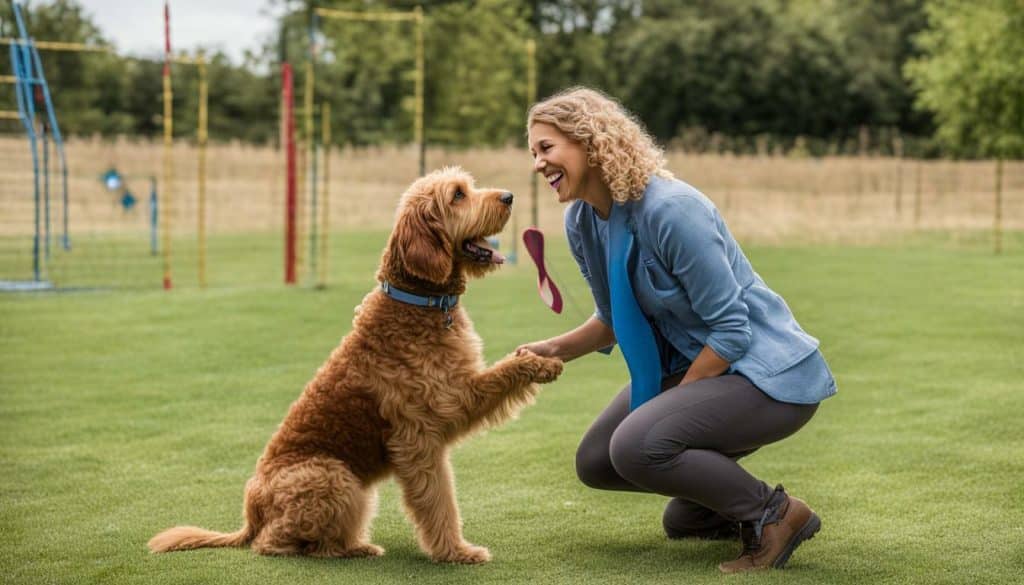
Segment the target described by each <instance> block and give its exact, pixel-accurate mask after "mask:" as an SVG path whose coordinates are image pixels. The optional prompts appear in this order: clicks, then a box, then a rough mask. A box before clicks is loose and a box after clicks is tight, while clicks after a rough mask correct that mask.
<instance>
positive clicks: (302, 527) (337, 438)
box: [149, 167, 563, 564]
mask: <svg viewBox="0 0 1024 585" xmlns="http://www.w3.org/2000/svg"><path fill="white" fill-rule="evenodd" d="M512 199H513V196H512V194H511V193H509V192H507V191H502V190H498V189H477V188H475V187H474V183H473V178H472V177H471V176H470V175H469V174H468V173H466V172H464V171H463V170H461V169H460V168H458V167H448V168H444V169H442V170H439V171H435V172H433V173H431V174H429V175H427V176H425V177H422V178H420V179H418V180H416V181H415V182H414V183H413V184H412V185H411V186H410V187H409V189H408V190H407V191H406V192H405V193H404V194H403V195H402V198H401V200H400V202H399V206H398V210H397V213H396V219H395V225H394V229H393V231H392V233H391V236H390V238H389V240H388V243H387V245H386V246H385V248H384V251H383V253H382V256H381V263H380V268H379V269H378V271H377V280H378V281H379V283H380V286H379V287H375V289H374V290H372V291H371V292H370V293H368V294H367V295H366V296H365V297H364V298H363V301H362V303H361V304H360V305H359V306H358V307H356V311H355V317H354V319H353V329H352V331H351V332H350V333H349V334H348V335H346V336H345V337H344V338H343V339H342V340H341V344H340V345H339V346H338V347H337V348H336V349H335V350H334V351H333V352H332V353H331V355H330V357H329V358H328V359H327V361H326V363H324V364H323V366H321V367H320V369H319V370H318V371H317V373H316V375H315V376H314V377H313V380H312V381H311V382H309V383H308V384H307V385H306V387H305V390H304V391H303V393H302V394H301V396H300V397H299V398H298V400H296V401H295V402H294V403H293V404H292V405H291V408H290V409H289V411H288V414H287V416H286V417H285V419H284V421H283V422H282V423H281V425H280V426H279V427H278V429H277V431H276V432H275V433H274V435H273V437H272V438H271V439H270V442H269V443H268V444H267V446H266V449H265V450H264V452H263V455H262V456H261V457H260V459H259V461H258V462H257V464H256V471H255V474H254V475H253V477H252V478H251V479H249V481H248V482H247V483H246V486H245V498H244V505H243V515H244V518H245V521H244V525H243V526H242V528H241V529H239V530H238V531H237V532H233V533H227V534H225V533H218V532H212V531H209V530H204V529H202V528H196V527H193V526H178V527H175V528H170V529H168V530H165V531H163V532H161V533H160V534H157V535H156V536H154V537H153V538H152V539H151V540H150V541H149V548H150V550H151V551H152V552H167V551H174V550H187V549H195V548H202V547H218V546H235V547H241V546H250V547H251V548H252V549H253V550H255V551H256V552H257V553H260V554H268V555H303V554H304V555H311V556H318V557H365V556H379V555H381V554H383V553H384V549H382V548H381V547H379V546H377V545H375V544H372V543H371V542H370V538H369V536H370V523H371V521H372V518H373V516H374V514H375V512H376V499H377V498H376V491H377V489H376V485H377V484H378V483H379V482H380V481H382V480H384V479H385V478H387V477H389V476H394V477H395V479H396V480H397V482H398V484H399V486H400V487H401V490H402V498H403V502H404V504H405V508H406V510H407V512H408V515H409V516H410V517H411V520H412V522H413V524H414V525H415V527H416V532H417V537H418V540H419V543H420V546H421V548H422V549H423V551H424V552H425V553H426V554H427V555H428V556H429V557H430V559H432V560H433V561H437V562H453V563H467V564H473V563H482V562H486V561H488V560H489V559H490V552H489V551H488V550H487V549H486V548H484V547H481V546H476V545H473V544H470V543H469V542H467V541H466V540H465V539H464V538H463V535H462V526H461V519H460V516H459V509H458V506H457V504H456V501H455V486H454V483H453V478H452V469H451V464H450V462H449V451H450V449H451V447H452V446H453V444H454V443H456V442H457V441H459V440H460V439H462V438H464V437H466V436H467V435H469V434H471V433H472V432H474V431H476V430H479V429H481V428H485V427H488V426H492V425H496V424H499V423H501V422H503V421H506V420H508V419H510V418H512V417H514V416H515V415H516V414H517V412H518V411H519V409H520V408H522V407H523V406H526V405H527V404H529V403H532V401H533V398H534V396H535V395H536V393H537V392H538V390H539V387H538V386H537V384H539V383H547V382H551V381H553V380H555V379H556V378H557V377H558V376H559V374H561V371H562V366H563V364H562V361H561V360H559V359H556V358H548V357H541V356H538V355H536V354H533V353H529V352H525V353H522V354H521V355H508V356H506V357H505V358H504V359H502V360H500V361H499V362H497V363H496V364H494V365H493V366H492V367H490V368H487V367H486V364H485V362H484V360H483V355H482V348H483V344H482V341H481V339H480V337H479V336H478V335H477V333H476V332H475V331H474V329H473V324H472V322H471V321H470V319H469V316H468V315H467V314H466V311H465V309H464V308H463V306H462V304H460V303H458V296H459V295H461V294H462V293H463V292H464V291H465V288H466V281H467V279H468V278H476V277H482V276H484V275H485V274H487V273H488V272H490V271H492V270H494V269H495V268H496V267H497V266H498V265H499V264H501V263H503V262H504V257H503V256H502V255H501V254H500V253H499V252H498V251H496V250H494V249H492V248H491V247H489V246H488V244H487V240H486V237H487V236H491V235H494V234H497V233H498V232H500V231H501V229H502V228H503V227H504V226H505V223H506V222H507V221H508V219H509V217H510V216H511V206H512ZM417 299H418V301H417Z"/></svg>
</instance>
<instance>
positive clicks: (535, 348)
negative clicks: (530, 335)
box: [516, 339, 559, 357]
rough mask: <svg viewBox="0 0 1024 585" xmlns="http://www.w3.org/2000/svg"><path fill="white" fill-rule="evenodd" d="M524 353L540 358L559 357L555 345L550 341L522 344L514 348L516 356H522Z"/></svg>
mask: <svg viewBox="0 0 1024 585" xmlns="http://www.w3.org/2000/svg"><path fill="white" fill-rule="evenodd" d="M524 351H529V352H533V353H535V354H537V355H539V356H541V357H559V356H558V355H557V353H556V351H555V344H553V343H551V340H550V339H545V340H543V341H534V342H532V343H524V344H522V345H520V346H519V347H517V348H516V355H522V354H523V352H524Z"/></svg>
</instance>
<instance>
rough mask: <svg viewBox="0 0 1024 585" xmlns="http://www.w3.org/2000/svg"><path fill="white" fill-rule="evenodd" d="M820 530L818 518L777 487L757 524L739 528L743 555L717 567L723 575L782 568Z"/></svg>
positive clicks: (752, 523)
mask: <svg viewBox="0 0 1024 585" xmlns="http://www.w3.org/2000/svg"><path fill="white" fill-rule="evenodd" d="M820 529H821V519H820V518H818V515H817V514H815V513H814V511H813V510H811V509H810V508H809V507H808V506H807V504H805V503H804V502H803V501H802V500H799V499H797V498H793V497H790V496H788V495H787V494H786V492H785V490H784V489H783V487H782V486H781V485H780V486H778V487H776V488H775V493H773V494H772V497H771V498H769V500H768V504H767V505H766V506H765V509H764V514H763V515H762V516H761V519H760V520H758V521H756V522H743V523H742V524H741V525H740V538H741V540H742V541H743V552H741V553H740V556H739V558H737V559H736V560H735V561H729V562H726V563H722V564H720V565H718V569H719V570H720V571H722V572H723V573H739V572H741V571H753V570H756V569H769V568H775V569H781V568H782V567H784V566H785V565H786V561H788V560H789V556H790V555H791V554H793V551H794V550H795V549H796V547H798V546H800V543H801V542H803V541H805V540H810V539H811V538H813V537H814V535H815V533H817V532H818V530H820Z"/></svg>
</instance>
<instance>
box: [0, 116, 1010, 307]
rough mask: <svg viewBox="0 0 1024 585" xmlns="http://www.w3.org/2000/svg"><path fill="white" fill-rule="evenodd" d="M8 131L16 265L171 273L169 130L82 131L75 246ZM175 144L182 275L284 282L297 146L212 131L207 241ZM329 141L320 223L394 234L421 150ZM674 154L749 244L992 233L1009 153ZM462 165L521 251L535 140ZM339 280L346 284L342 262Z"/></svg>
mask: <svg viewBox="0 0 1024 585" xmlns="http://www.w3.org/2000/svg"><path fill="white" fill-rule="evenodd" d="M8 130H10V131H9V132H7V133H6V134H3V133H0V280H3V281H31V280H33V279H34V277H35V275H34V266H35V265H36V263H37V262H38V263H39V265H40V266H41V270H42V278H43V279H44V280H47V281H49V282H52V283H53V284H55V285H57V286H62V287H83V286H101V287H146V288H148V287H159V286H160V284H161V259H160V253H161V252H162V250H161V249H160V246H161V245H162V242H161V239H160V238H158V237H156V235H157V234H156V233H155V232H154V229H159V226H160V225H161V224H160V222H158V221H155V218H154V209H153V204H152V199H153V194H154V191H155V192H156V193H160V192H161V190H162V189H164V188H166V186H165V185H163V184H161V177H160V169H161V160H162V159H161V157H162V145H161V144H160V143H159V141H148V140H131V139H126V138H122V139H118V140H114V141H106V140H100V139H70V140H68V141H67V143H66V150H67V156H68V161H69V163H68V164H69V168H68V171H69V179H68V180H69V185H68V187H69V205H68V216H69V224H68V232H69V234H68V235H69V239H70V249H69V250H64V249H63V248H62V247H61V246H60V239H59V238H60V236H61V230H62V226H61V224H60V221H59V217H60V215H61V213H62V209H61V206H60V201H59V197H56V195H55V193H57V191H58V190H57V189H56V188H55V186H54V185H55V183H54V182H53V181H54V180H55V178H56V177H57V176H58V167H57V165H55V164H54V162H53V161H52V160H51V161H50V180H51V189H50V208H49V214H50V221H49V222H46V221H45V214H46V210H45V206H37V204H36V200H35V196H34V187H33V172H32V159H31V152H30V150H29V148H28V144H27V140H26V138H25V137H24V136H19V135H18V134H17V133H16V132H15V131H14V130H11V129H8ZM172 156H173V168H174V173H173V178H172V181H173V185H171V194H170V196H169V197H168V198H167V203H166V205H165V207H166V208H158V209H156V210H155V213H156V214H159V215H161V217H163V216H162V214H167V219H168V225H169V229H170V236H171V237H170V240H169V241H170V243H171V247H172V249H171V266H172V274H173V279H174V286H175V287H196V286H199V270H200V268H199V266H200V262H201V260H202V259H203V255H204V254H205V259H206V262H207V266H206V271H207V278H208V281H209V284H210V286H240V285H241V286H245V285H269V284H277V283H280V282H282V281H283V270H284V226H285V197H284V185H285V177H284V156H283V154H282V152H281V151H280V150H279V149H277V148H275V147H273V146H253V145H246V144H239V143H234V144H211V145H210V146H208V154H207V165H206V166H207V170H206V175H207V176H206V183H207V198H206V213H205V227H206V232H207V234H208V236H207V241H206V245H205V249H204V248H203V247H201V246H200V242H199V238H198V234H199V231H200V229H199V222H200V213H199V197H198V179H199V166H198V148H197V147H196V145H194V144H193V143H190V142H185V141H181V142H176V143H175V144H174V147H173V149H172ZM319 156H321V160H320V168H323V165H324V163H325V162H329V166H330V169H331V174H330V178H329V181H330V183H329V184H325V183H324V182H323V181H324V179H323V176H322V174H321V176H320V177H318V184H317V185H316V186H315V189H316V192H317V193H319V194H320V196H321V197H323V196H324V195H325V194H326V195H327V196H329V199H330V207H329V217H328V218H326V225H327V226H328V229H327V231H326V232H323V231H322V230H320V231H318V232H317V234H318V235H317V236H316V238H321V237H330V234H331V233H332V232H333V233H337V232H341V231H368V230H377V231H380V232H382V233H386V231H387V230H388V229H389V228H390V226H391V223H392V220H393V217H394V210H395V207H396V204H397V202H398V198H399V197H400V195H401V194H402V192H403V191H404V190H405V188H406V187H407V186H408V185H409V183H411V182H412V181H413V180H414V179H415V178H416V177H417V176H418V166H419V151H418V149H417V148H416V147H412V146H410V147H406V148H365V149H334V150H332V151H331V154H330V161H324V160H323V159H322V157H323V151H322V149H321V150H320V151H319ZM300 159H301V160H300V167H301V168H305V167H306V166H308V165H309V162H310V161H309V160H308V154H307V155H306V158H302V157H300ZM668 162H669V168H670V169H671V170H672V171H673V172H674V173H675V174H676V175H677V176H678V177H679V178H681V179H683V180H685V181H687V182H689V183H690V184H692V185H694V186H695V187H697V188H698V189H700V190H701V191H703V192H704V193H705V194H706V195H707V196H708V197H710V198H711V199H712V200H713V201H715V203H716V205H718V207H719V208H720V210H721V211H722V213H723V215H724V216H725V217H726V219H727V222H728V224H729V227H730V229H731V230H732V231H733V232H734V234H735V235H736V236H737V237H738V238H739V239H740V240H741V241H742V242H744V243H754V244H767V245H789V244H806V243H835V244H870V243H894V242H895V243H900V242H903V243H907V242H910V241H914V242H917V241H922V242H925V243H927V242H929V241H935V240H936V238H941V240H942V241H943V242H951V243H952V244H953V245H965V246H966V245H971V246H978V245H981V246H988V244H987V242H989V241H990V240H991V238H992V237H993V235H992V230H993V226H994V222H995V219H994V218H995V196H994V192H995V183H996V179H995V163H994V162H993V161H949V160H937V161H921V160H911V159H896V158H884V157H831V158H799V157H787V156H733V155H711V154H689V153H683V152H678V151H675V152H670V153H669V156H668ZM450 164H457V165H460V166H462V167H463V168H465V169H466V170H468V171H470V172H471V173H472V174H473V175H474V176H475V177H476V179H477V183H478V184H479V185H481V186H485V185H486V186H495V187H502V188H506V189H510V190H512V191H513V192H514V193H515V194H516V205H515V207H514V209H515V213H514V219H513V220H512V221H510V222H509V224H508V226H507V228H506V230H505V233H503V234H501V236H500V241H501V246H502V247H503V248H504V249H505V250H506V251H511V250H513V249H514V248H515V247H517V244H518V242H516V241H515V240H516V238H515V237H514V234H515V233H517V232H519V231H521V230H522V229H523V228H525V227H526V226H527V225H529V224H530V223H531V219H530V201H529V199H530V183H531V176H530V168H531V161H530V158H529V155H528V154H527V153H526V152H525V150H523V149H520V148H504V149H491V150H465V151H452V150H447V151H446V150H439V149H431V150H429V151H428V152H427V168H428V170H430V169H433V168H438V167H441V166H444V165H450ZM112 170H113V171H116V173H117V174H118V175H119V176H120V178H121V181H122V183H121V186H120V187H119V188H116V189H111V188H110V185H109V184H108V181H107V179H108V178H109V173H110V171H112ZM313 188H314V187H313V186H312V185H310V184H309V183H308V182H306V181H300V189H299V194H300V201H299V205H298V209H297V212H298V216H297V219H298V234H299V237H298V241H297V245H298V247H299V254H298V256H299V267H298V268H299V274H300V283H305V284H310V285H311V284H313V283H314V281H315V280H316V275H315V274H313V268H312V267H311V266H310V260H311V257H315V256H314V254H312V253H314V251H315V250H317V249H318V248H319V246H320V244H319V242H318V241H316V239H315V238H313V237H311V227H312V222H313V221H314V219H313V218H311V217H310V206H309V200H310V198H311V196H312V195H311V194H312V192H313ZM547 189H548V188H547V187H546V186H545V185H543V183H541V186H540V193H539V202H538V203H539V223H540V226H539V227H541V228H542V229H543V230H545V231H546V232H547V233H549V234H552V235H556V236H557V235H558V234H561V233H562V212H563V207H562V206H561V205H560V204H558V203H557V202H556V200H555V198H554V196H553V194H551V193H550V192H549V191H548V190H547ZM1002 191H1003V193H1002V202H1001V207H1002V222H1001V223H1002V228H1003V229H1004V230H1006V231H1007V233H1009V234H1011V235H1012V234H1015V233H1020V232H1021V231H1022V230H1024V163H1022V162H1020V161H1009V162H1007V163H1005V168H1004V178H1003V184H1002ZM161 200H162V199H161ZM37 209H38V210H40V211H39V213H40V219H39V221H38V222H37V220H36V213H37ZM320 209H321V212H322V209H323V208H322V207H321V208H320ZM37 225H38V226H40V227H39V233H40V238H39V240H38V241H39V251H38V252H37V251H36V248H35V246H36V241H37V239H36V233H37V227H36V226H37ZM47 225H49V228H48V229H47V228H46V226H47ZM320 225H322V224H320ZM154 226H156V227H154ZM1017 241H1019V238H1018V239H1013V238H1011V239H1010V240H1009V241H1008V243H1007V245H1006V246H1004V253H1008V254H1020V253H1024V250H1021V249H1019V244H1015V242H1017ZM47 242H48V244H47ZM1015 245H1017V246H1018V247H1017V248H1015V247H1014V246H1015ZM47 248H48V250H49V257H46V256H45V254H46V250H47ZM324 249H325V250H326V248H324ZM989 249H991V246H989ZM37 259H38V260H37ZM320 260H321V261H322V262H327V259H326V258H321V259H320ZM331 269H332V270H333V269H337V268H331ZM326 281H327V283H328V284H329V283H330V273H329V272H328V274H327V277H326Z"/></svg>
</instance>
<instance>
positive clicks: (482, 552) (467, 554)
mask: <svg viewBox="0 0 1024 585" xmlns="http://www.w3.org/2000/svg"><path fill="white" fill-rule="evenodd" d="M489 560H491V551H489V550H487V549H486V548H484V547H482V546H476V545H475V544H469V543H468V542H464V543H462V544H461V545H459V546H458V547H456V548H455V549H453V550H451V551H448V552H446V553H444V554H439V555H436V556H434V561H436V562H438V563H460V564H463V565H479V564H480V563H486V562H487V561H489Z"/></svg>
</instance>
